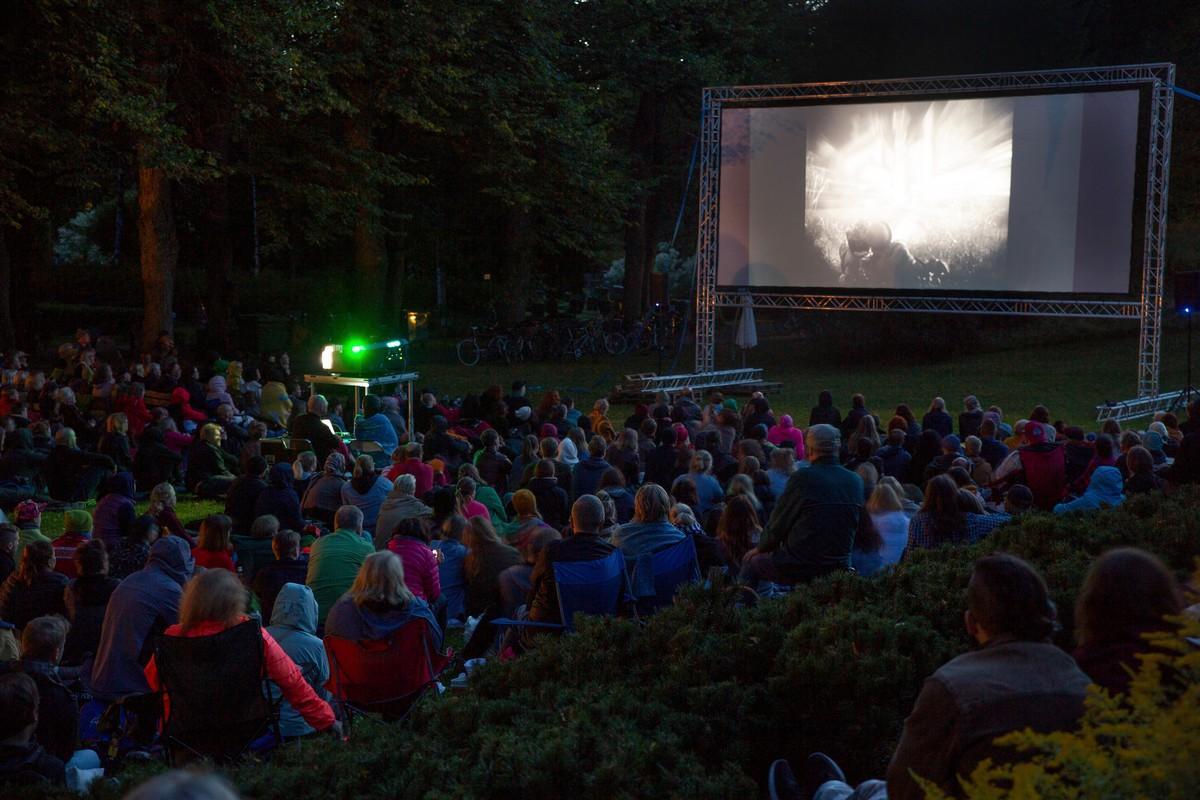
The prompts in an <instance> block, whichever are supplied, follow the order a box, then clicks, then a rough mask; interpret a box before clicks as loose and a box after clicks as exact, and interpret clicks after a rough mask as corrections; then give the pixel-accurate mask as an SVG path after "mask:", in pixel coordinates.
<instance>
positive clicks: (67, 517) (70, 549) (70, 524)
mask: <svg viewBox="0 0 1200 800" xmlns="http://www.w3.org/2000/svg"><path fill="white" fill-rule="evenodd" d="M92 528H93V525H92V515H91V514H89V513H88V512H86V511H84V510H83V509H74V510H72V511H67V512H66V513H64V514H63V533H62V536H59V537H58V538H57V539H55V540H54V541H53V542H51V544H53V545H54V569H56V570H57V571H59V572H61V573H62V574H63V575H66V576H67V577H68V578H74V577H75V548H76V547H79V545H81V544H83V543H84V542H89V541H91V540H92Z"/></svg>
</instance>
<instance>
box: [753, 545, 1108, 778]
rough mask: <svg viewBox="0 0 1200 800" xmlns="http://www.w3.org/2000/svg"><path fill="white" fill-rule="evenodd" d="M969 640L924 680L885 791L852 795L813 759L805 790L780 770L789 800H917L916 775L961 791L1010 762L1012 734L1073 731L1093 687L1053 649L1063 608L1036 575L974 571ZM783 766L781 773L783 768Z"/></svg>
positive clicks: (1017, 562)
mask: <svg viewBox="0 0 1200 800" xmlns="http://www.w3.org/2000/svg"><path fill="white" fill-rule="evenodd" d="M963 620H964V622H965V624H966V628H967V633H968V634H969V635H970V636H971V638H972V639H974V640H975V642H976V643H977V644H978V645H979V647H978V648H977V649H975V650H973V651H971V652H969V653H964V654H963V655H961V656H958V657H957V658H954V659H951V660H950V661H948V662H947V663H945V664H943V665H942V666H941V667H940V668H939V669H938V670H937V672H935V673H933V675H932V676H930V677H929V678H928V679H926V681H925V685H924V686H923V687H922V688H921V693H920V695H918V696H917V701H916V703H915V704H914V705H913V710H912V713H911V714H909V716H908V719H907V720H905V721H904V732H903V733H902V734H901V735H900V742H899V744H898V745H897V746H896V751H895V753H893V754H892V761H891V764H890V765H889V766H888V770H887V782H886V784H885V783H884V782H883V781H878V780H873V781H867V782H866V783H864V784H861V785H860V786H859V787H858V788H857V789H851V787H850V786H848V785H847V784H846V778H845V776H844V775H843V774H842V771H841V770H840V769H839V768H838V766H837V765H836V764H835V763H833V761H832V760H831V759H829V757H828V756H825V755H823V754H820V753H814V754H813V755H812V756H809V759H808V762H807V763H806V765H805V769H804V774H803V778H802V780H803V783H802V784H801V783H800V782H797V781H796V780H795V778H794V777H793V776H792V774H791V770H790V768H788V767H787V764H786V762H776V763H775V764H774V765H772V775H771V784H772V786H773V788H774V790H775V794H776V795H777V796H779V797H782V798H805V800H807V798H815V800H847V799H848V798H857V799H858V800H865V799H866V798H871V799H872V800H879V799H880V798H887V797H891V798H893V800H917V798H922V797H924V796H925V793H924V791H923V790H922V789H921V788H920V787H919V786H918V785H917V783H916V781H915V780H914V779H913V777H912V776H913V774H916V775H917V776H919V777H921V778H923V779H925V780H928V781H931V782H933V783H934V784H935V785H937V786H938V787H939V788H940V789H941V790H942V791H943V792H950V793H953V792H955V790H956V789H957V788H958V778H959V776H964V775H969V774H970V773H971V771H972V770H973V769H974V768H975V766H976V765H977V764H979V762H981V761H982V760H983V759H985V758H991V759H992V760H993V761H996V762H1003V761H1005V760H1007V759H1006V758H1005V756H1008V757H1009V758H1011V751H1010V750H1006V749H1004V748H1000V747H998V746H997V745H996V744H995V740H996V739H997V738H998V737H1000V736H1003V735H1004V734H1006V733H1011V732H1012V731H1017V730H1024V729H1026V728H1032V729H1033V730H1035V731H1037V732H1039V733H1047V732H1051V731H1065V730H1072V729H1073V728H1074V727H1075V726H1076V725H1077V724H1078V721H1079V718H1080V716H1081V715H1082V714H1083V701H1084V697H1085V696H1086V694H1087V686H1088V684H1089V683H1090V681H1089V679H1088V677H1087V675H1085V674H1083V672H1081V671H1080V670H1079V667H1078V666H1076V664H1075V660H1074V659H1073V658H1071V655H1070V654H1069V653H1067V652H1065V651H1064V650H1062V649H1061V648H1059V647H1056V646H1055V645H1054V644H1052V643H1051V641H1050V637H1051V636H1052V635H1053V633H1054V629H1055V608H1054V604H1053V603H1052V602H1051V600H1050V597H1049V593H1048V591H1047V589H1046V583H1045V581H1043V580H1042V576H1041V575H1039V574H1038V573H1037V571H1036V570H1034V569H1033V567H1031V566H1029V564H1027V563H1025V562H1024V561H1022V560H1021V559H1019V558H1017V557H1015V556H1010V555H1007V554H1004V553H998V554H995V555H990V556H987V557H985V558H981V559H980V560H979V561H977V562H975V569H974V572H973V573H972V575H971V582H970V584H969V585H968V587H967V611H966V613H965V614H964V615H963ZM781 764H782V766H780V765H781Z"/></svg>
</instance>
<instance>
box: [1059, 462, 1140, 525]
mask: <svg viewBox="0 0 1200 800" xmlns="http://www.w3.org/2000/svg"><path fill="white" fill-rule="evenodd" d="M1124 485H1125V482H1124V480H1123V479H1122V478H1121V472H1120V470H1118V469H1117V468H1116V467H1097V468H1096V471H1095V472H1093V473H1092V480H1091V482H1089V483H1088V488H1087V491H1086V492H1084V493H1083V494H1082V495H1080V496H1079V497H1078V498H1076V499H1074V500H1072V501H1071V502H1069V503H1059V504H1058V505H1056V506H1055V507H1054V513H1055V514H1066V513H1068V512H1071V511H1093V510H1095V509H1098V508H1103V507H1105V506H1107V507H1108V508H1116V507H1117V506H1119V505H1121V503H1123V502H1125V495H1124V494H1123V490H1124Z"/></svg>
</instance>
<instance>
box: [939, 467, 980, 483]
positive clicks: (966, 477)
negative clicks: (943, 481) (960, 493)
mask: <svg viewBox="0 0 1200 800" xmlns="http://www.w3.org/2000/svg"><path fill="white" fill-rule="evenodd" d="M946 475H947V476H948V477H949V478H950V480H952V481H954V485H955V486H957V487H958V488H960V489H965V488H966V487H968V486H974V485H975V482H974V481H972V480H971V475H970V473H968V472H967V471H966V470H965V469H963V468H962V467H959V466H953V467H951V468H950V469H948V470H946Z"/></svg>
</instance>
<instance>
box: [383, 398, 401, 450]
mask: <svg viewBox="0 0 1200 800" xmlns="http://www.w3.org/2000/svg"><path fill="white" fill-rule="evenodd" d="M379 400H380V402H381V403H382V405H383V410H382V411H380V412H379V413H380V414H381V415H382V416H383V417H384V418H385V419H386V420H387V421H388V422H390V423H392V430H393V431H395V433H396V442H397V444H399V442H400V440H401V439H402V438H404V437H405V436H407V435H408V423H407V422H405V421H404V415H403V414H401V413H400V399H399V398H398V397H396V396H395V395H390V394H386V395H383V396H382V397H380V398H379Z"/></svg>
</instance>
